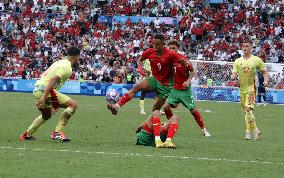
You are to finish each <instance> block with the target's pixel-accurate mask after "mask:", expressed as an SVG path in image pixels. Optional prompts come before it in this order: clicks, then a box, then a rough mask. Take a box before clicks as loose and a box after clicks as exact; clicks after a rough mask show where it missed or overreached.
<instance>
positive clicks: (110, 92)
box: [106, 89, 119, 104]
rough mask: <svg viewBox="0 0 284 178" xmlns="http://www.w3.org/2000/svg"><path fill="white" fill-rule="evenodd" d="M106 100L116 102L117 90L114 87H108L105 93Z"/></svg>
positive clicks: (117, 97) (117, 98)
mask: <svg viewBox="0 0 284 178" xmlns="http://www.w3.org/2000/svg"><path fill="white" fill-rule="evenodd" d="M106 100H107V101H108V102H110V103H113V104H114V103H117V102H118V100H119V92H118V91H116V90H115V89H110V90H108V91H107V93H106Z"/></svg>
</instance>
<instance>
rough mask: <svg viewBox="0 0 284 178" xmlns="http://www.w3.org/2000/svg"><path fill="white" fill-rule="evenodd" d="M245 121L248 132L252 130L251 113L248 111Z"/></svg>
mask: <svg viewBox="0 0 284 178" xmlns="http://www.w3.org/2000/svg"><path fill="white" fill-rule="evenodd" d="M245 122H246V132H250V129H251V128H250V114H249V112H246V116H245Z"/></svg>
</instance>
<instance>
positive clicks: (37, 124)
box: [27, 115, 46, 135]
mask: <svg viewBox="0 0 284 178" xmlns="http://www.w3.org/2000/svg"><path fill="white" fill-rule="evenodd" d="M45 122H46V120H44V119H43V118H42V116H41V115H40V116H38V117H37V118H36V119H35V120H34V121H33V123H32V125H31V126H30V127H29V128H28V130H27V132H28V134H29V135H32V134H33V133H35V132H36V131H37V129H38V128H39V127H40V126H41V125H42V124H43V123H45Z"/></svg>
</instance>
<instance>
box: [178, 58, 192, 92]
mask: <svg viewBox="0 0 284 178" xmlns="http://www.w3.org/2000/svg"><path fill="white" fill-rule="evenodd" d="M179 56H180V57H179V59H184V63H181V62H175V63H174V87H173V88H174V89H176V90H186V89H187V87H185V86H184V85H183V83H184V82H186V81H187V79H188V77H189V72H190V71H193V66H192V64H191V63H190V62H189V61H188V60H187V59H186V57H185V56H183V55H181V54H179Z"/></svg>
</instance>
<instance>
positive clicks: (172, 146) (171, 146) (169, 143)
mask: <svg viewBox="0 0 284 178" xmlns="http://www.w3.org/2000/svg"><path fill="white" fill-rule="evenodd" d="M164 145H165V148H176V145H175V144H173V142H172V141H170V140H166V141H165V143H164Z"/></svg>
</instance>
